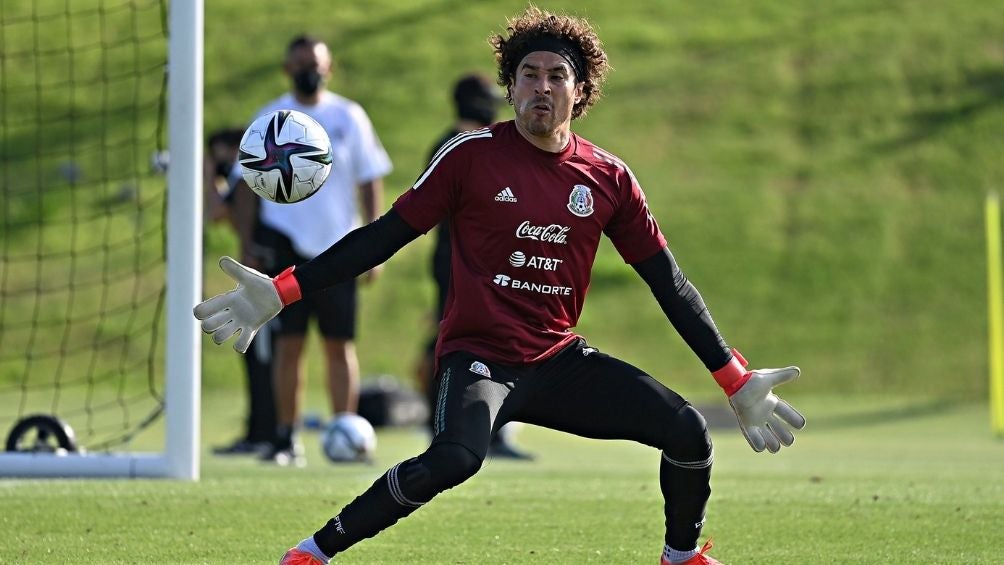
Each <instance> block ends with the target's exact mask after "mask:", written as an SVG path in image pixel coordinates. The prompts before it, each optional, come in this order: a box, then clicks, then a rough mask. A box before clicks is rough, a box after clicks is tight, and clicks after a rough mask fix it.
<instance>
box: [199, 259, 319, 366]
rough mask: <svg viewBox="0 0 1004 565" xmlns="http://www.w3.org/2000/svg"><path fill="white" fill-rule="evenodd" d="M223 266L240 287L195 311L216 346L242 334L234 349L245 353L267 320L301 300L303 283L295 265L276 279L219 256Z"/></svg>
mask: <svg viewBox="0 0 1004 565" xmlns="http://www.w3.org/2000/svg"><path fill="white" fill-rule="evenodd" d="M220 268H221V269H223V272H225V273H226V274H228V275H230V278H232V279H234V280H235V281H237V288H235V289H233V290H231V291H229V292H225V293H223V294H218V295H216V296H214V297H212V298H210V299H209V300H206V301H205V302H203V303H201V304H198V305H196V306H195V308H194V309H193V312H194V313H195V317H196V318H198V319H200V320H202V331H204V332H206V333H207V334H211V335H212V336H213V341H214V342H216V345H220V344H221V343H223V342H224V341H226V340H228V339H230V338H231V337H232V336H233V335H234V334H236V333H240V337H238V338H237V341H235V342H234V349H235V350H236V351H238V352H239V353H244V352H246V351H247V350H248V347H250V345H251V340H252V339H254V336H255V334H257V333H258V330H259V329H261V327H262V326H264V325H265V323H266V322H268V321H269V320H271V319H272V318H274V317H275V316H276V314H278V313H279V311H280V310H282V308H283V307H284V306H287V305H289V304H292V303H293V302H296V301H297V300H299V299H300V297H301V295H300V285H299V283H297V281H296V277H294V276H293V267H290V268H288V269H286V270H285V271H283V272H282V273H281V274H279V276H277V277H275V278H274V279H273V278H271V277H268V276H265V275H263V274H261V273H259V272H258V271H256V270H254V269H251V268H249V267H245V266H244V265H241V264H240V263H238V262H237V261H235V260H233V259H232V258H230V257H223V258H222V259H220Z"/></svg>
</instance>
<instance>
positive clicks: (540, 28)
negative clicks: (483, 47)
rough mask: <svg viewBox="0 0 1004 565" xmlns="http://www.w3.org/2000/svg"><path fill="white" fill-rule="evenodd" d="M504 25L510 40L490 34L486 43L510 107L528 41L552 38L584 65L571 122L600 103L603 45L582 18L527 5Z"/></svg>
mask: <svg viewBox="0 0 1004 565" xmlns="http://www.w3.org/2000/svg"><path fill="white" fill-rule="evenodd" d="M506 24H507V25H506V31H508V32H509V37H508V38H505V37H503V36H502V35H501V34H492V35H491V37H489V38H488V43H489V44H491V46H492V47H493V48H494V49H495V62H496V63H497V64H498V84H499V86H501V87H503V88H504V89H505V91H506V99H507V100H508V101H509V103H510V104H512V92H511V87H512V85H513V82H514V81H515V78H516V67H518V66H519V64H520V62H521V60H522V56H521V55H520V53H522V52H523V51H524V49H525V47H526V45H527V43H529V42H531V41H534V40H538V39H541V38H554V39H557V40H560V41H562V42H565V43H568V44H569V45H570V46H571V47H572V48H573V49H575V50H576V51H578V53H577V55H581V58H582V61H583V62H584V63H585V72H584V73H583V74H584V75H585V76H576V77H575V80H576V81H577V82H582V83H585V84H583V87H582V99H581V100H579V102H578V103H576V104H575V105H574V106H572V119H573V120H574V119H575V118H578V117H580V116H584V115H585V114H586V109H588V108H589V107H590V106H592V105H593V104H595V103H596V101H597V100H599V99H600V94H601V93H602V86H603V80H604V79H605V78H606V75H607V71H608V70H609V69H610V65H609V63H608V62H607V54H606V52H604V51H603V44H602V43H601V42H600V38H599V37H597V36H596V32H594V31H593V28H592V26H590V25H589V22H587V21H586V20H585V19H582V18H576V17H572V16H564V15H556V14H552V13H550V12H546V11H543V10H541V9H540V8H537V7H536V6H534V5H533V4H530V5H529V6H528V7H527V9H526V10H525V11H524V12H523V13H522V14H521V15H519V16H517V17H515V18H509V19H508V20H507V22H506ZM517 57H519V59H517Z"/></svg>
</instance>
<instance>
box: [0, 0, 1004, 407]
mask: <svg viewBox="0 0 1004 565" xmlns="http://www.w3.org/2000/svg"><path fill="white" fill-rule="evenodd" d="M26 4H27V2H24V1H23V0H15V1H14V2H13V3H12V4H11V6H12V8H11V9H10V10H11V13H13V12H14V11H15V10H14V8H13V6H14V5H26ZM5 5H6V2H5ZM524 6H525V4H524V3H522V2H514V1H492V2H476V3H475V2H458V1H452V0H416V1H414V2H407V3H402V2H398V1H394V0H380V1H367V2H339V3H337V4H334V5H333V4H330V3H327V2H320V1H310V2H306V1H305V2H299V3H297V4H296V6H295V7H292V6H287V7H282V8H277V7H269V8H265V7H262V8H261V9H252V8H250V7H249V6H248V4H247V3H244V2H238V1H237V0H216V1H213V2H207V3H206V17H205V21H206V35H205V47H206V57H205V77H206V79H205V87H206V88H205V104H206V107H205V116H206V123H205V126H206V130H207V131H210V130H212V129H214V128H216V127H222V126H227V125H233V124H242V123H245V122H247V121H248V120H249V119H250V118H251V117H252V113H253V112H254V111H255V109H256V108H258V107H259V106H260V105H261V104H262V103H263V102H265V101H266V100H269V99H271V98H273V97H275V96H276V95H278V94H279V93H280V92H282V91H284V90H285V89H286V83H285V80H284V77H283V76H282V75H281V73H280V67H279V62H280V59H281V55H282V52H283V49H284V47H285V44H286V43H287V42H288V40H289V38H290V37H292V36H293V35H294V34H298V33H302V32H308V33H312V34H316V35H318V36H320V37H322V38H324V39H326V40H328V41H329V42H330V44H331V46H332V48H333V51H334V53H335V57H336V62H337V76H336V78H335V80H334V83H333V84H332V85H331V86H332V88H333V89H334V90H336V91H338V92H340V93H342V94H344V95H346V96H348V97H350V98H353V99H356V100H358V101H360V102H361V103H362V104H363V105H364V106H365V107H366V109H367V110H368V112H369V114H370V116H371V118H372V120H373V121H374V123H375V125H376V128H377V130H378V132H379V134H380V136H381V138H382V140H383V142H384V144H385V146H386V147H387V150H388V152H389V153H390V155H391V157H392V159H393V161H394V164H395V170H394V172H393V174H392V175H391V176H390V177H389V178H388V179H387V183H386V184H387V194H386V202H387V204H388V205H389V203H390V202H391V201H392V200H393V199H394V198H395V197H396V195H397V194H398V193H400V192H401V191H402V190H404V189H406V188H407V187H408V186H409V185H410V182H411V181H412V180H413V178H414V177H415V176H416V175H417V174H418V173H419V172H420V171H421V169H422V166H423V164H424V163H423V160H424V158H425V155H426V154H427V150H428V148H429V145H430V144H431V143H432V142H433V141H434V140H435V139H436V138H437V137H438V136H439V135H440V134H441V132H442V131H443V130H444V129H445V128H446V127H447V125H448V124H449V123H450V121H451V118H452V117H451V115H450V105H449V97H448V91H449V87H450V84H451V83H452V81H453V80H454V79H455V78H456V77H457V76H458V75H460V74H461V73H463V72H466V71H469V70H473V69H478V70H483V71H486V72H492V71H493V61H492V56H491V52H490V49H489V47H488V45H487V43H486V41H485V39H486V38H487V36H488V35H489V33H491V32H493V31H499V30H501V29H502V28H503V26H504V21H505V17H506V16H507V15H511V14H515V13H517V12H518V11H520V10H521V9H522V8H523V7H524ZM542 7H544V8H547V9H550V10H555V11H568V12H571V13H575V14H579V15H584V16H586V17H588V18H589V19H590V20H591V21H592V22H593V24H594V26H595V27H596V28H597V29H598V31H599V33H600V35H601V37H602V38H603V40H604V42H605V44H606V47H607V49H608V53H609V56H610V60H611V62H612V65H613V67H614V71H613V72H612V73H611V75H610V78H609V81H608V84H607V85H606V96H605V99H604V100H602V101H601V102H600V103H599V105H598V106H597V107H595V108H594V109H593V110H592V111H591V112H590V113H589V115H588V116H587V117H586V118H585V119H584V120H581V123H579V122H577V123H575V124H574V128H575V129H576V131H577V132H579V133H580V134H583V135H585V136H586V137H588V138H589V139H591V140H592V141H594V142H595V143H597V144H598V145H600V146H601V147H604V148H606V149H608V150H610V151H612V152H614V153H616V154H618V155H619V156H621V157H623V158H624V159H625V160H626V161H627V162H628V163H629V164H630V165H631V167H632V168H633V170H634V172H635V173H636V175H637V177H638V178H639V180H640V181H641V183H642V185H643V186H644V187H645V189H646V192H647V195H648V198H649V202H650V205H651V207H652V209H653V211H654V213H655V214H656V217H657V218H658V219H659V221H660V224H661V226H662V229H663V231H664V232H665V233H666V235H667V237H668V238H669V240H670V245H671V248H672V249H673V251H674V253H675V254H676V255H677V258H678V259H679V261H680V263H681V265H682V266H683V268H684V269H685V271H686V272H687V274H688V275H689V276H690V278H691V279H692V280H693V281H695V283H696V284H697V285H698V287H699V288H700V289H701V291H702V293H703V294H704V296H705V298H706V300H707V302H708V303H709V305H710V307H711V309H712V312H713V313H714V316H715V319H716V321H717V322H718V324H719V326H720V328H721V329H722V331H723V332H724V334H725V336H726V337H727V339H728V340H729V342H730V343H731V344H732V345H734V346H737V347H739V348H740V349H742V350H743V351H744V353H745V354H746V356H747V357H748V358H749V359H750V360H751V361H752V363H753V364H754V365H756V366H772V365H781V364H799V365H800V366H801V367H802V369H803V372H804V377H803V380H802V381H800V382H799V383H798V384H797V385H795V386H793V387H791V393H795V394H808V393H815V392H827V393H834V392H835V393H847V392H865V391H867V392H884V391H897V392H908V393H918V394H947V395H950V396H953V397H981V396H983V395H985V389H986V384H985V381H986V377H985V374H986V361H985V358H986V354H985V351H986V343H985V342H986V340H985V325H986V323H985V318H986V312H985V306H984V304H985V293H986V289H985V283H984V261H983V240H982V233H983V228H982V223H981V222H982V202H983V197H984V194H985V193H986V192H987V191H988V190H995V189H1001V188H1004V186H1002V185H1004V183H1002V178H1004V160H1002V159H1001V154H1002V148H1004V140H1002V133H1001V132H1002V131H1004V39H1002V38H1004V19H1002V18H1000V17H999V6H997V4H996V3H994V2H988V1H977V0H968V1H961V2H954V3H946V2H928V1H922V2H908V1H897V2H885V3H882V4H881V5H876V4H875V3H872V2H864V1H861V0H844V1H837V2H828V3H825V4H820V3H817V2H808V1H797V2H757V3H748V2H739V1H727V2H717V3H714V4H713V5H705V4H694V3H685V2H668V3H666V2H662V3H658V2H650V3H645V5H642V6H628V5H627V4H624V3H609V2H581V1H579V2H570V1H559V2H549V3H547V4H544V5H542ZM93 25H97V23H96V22H93ZM8 37H9V38H13V37H15V36H14V35H9V36H8ZM9 41H11V39H8V42H9ZM56 72H58V70H57V71H56ZM78 72H79V71H78ZM18 92H19V93H20V94H18V95H19V96H23V97H25V98H26V99H27V98H28V97H30V96H31V95H32V94H33V92H34V91H32V90H27V91H18ZM5 98H8V96H6V95H5ZM20 103H21V100H11V99H10V98H8V100H7V101H6V102H5V104H7V105H8V106H7V107H8V108H15V107H17V105H18V104H20ZM25 103H26V104H27V102H25ZM76 103H77V105H78V106H79V107H81V108H83V109H86V108H87V105H88V104H95V105H96V104H98V103H99V101H98V100H97V99H81V100H78V101H76ZM108 127H109V128H111V129H114V128H124V127H127V126H126V125H125V124H111V125H109V126H108ZM5 202H7V204H6V205H8V206H11V205H13V203H12V201H11V199H10V198H9V197H8V196H5ZM67 229H69V228H67ZM7 236H9V237H18V236H17V235H16V234H8V235H7ZM5 237H6V236H5ZM428 239H429V238H421V239H420V240H419V241H417V242H415V243H413V244H412V245H411V246H410V247H408V248H407V249H405V250H404V251H402V252H401V253H400V254H399V255H397V256H396V257H394V258H393V259H392V260H391V261H390V262H389V264H388V265H387V268H386V270H385V275H384V277H383V278H382V279H381V280H379V281H378V282H377V283H376V284H375V285H374V286H372V287H370V288H366V289H365V290H364V291H363V294H362V320H361V328H360V341H359V347H360V357H361V361H362V365H363V371H364V373H367V374H373V373H391V374H395V375H399V376H402V377H408V376H410V374H411V366H412V364H413V362H414V360H415V358H416V357H417V355H418V352H419V350H420V347H421V342H422V341H423V340H424V339H425V336H426V335H427V333H428V331H429V327H430V323H431V322H430V321H429V320H428V312H429V311H430V309H431V306H432V300H433V298H432V286H431V281H430V277H429V276H428V260H429V244H430V242H429V241H427V240H428ZM206 244H207V245H206V266H207V267H206V291H207V293H215V292H218V291H220V290H222V289H224V288H227V287H229V281H227V280H226V279H225V278H224V277H223V275H222V274H221V273H220V272H219V271H218V269H216V267H215V261H216V258H217V257H218V256H219V255H221V254H225V253H233V252H234V250H235V243H234V239H233V237H232V235H231V234H230V233H229V232H228V231H227V230H226V229H225V228H224V227H222V226H214V227H211V228H210V229H209V230H208V231H207V233H206ZM594 272H595V277H594V283H593V286H592V289H591V293H590V297H589V299H588V300H587V304H586V310H585V314H584V316H583V319H582V322H581V325H580V327H579V328H578V330H579V331H580V332H581V333H582V334H583V335H585V336H586V337H587V338H589V339H590V341H591V342H592V343H593V344H594V345H596V346H598V347H600V348H601V349H604V350H607V351H611V352H613V353H615V354H617V355H619V356H621V357H623V358H625V359H627V360H630V361H632V362H634V363H635V364H637V365H639V366H640V367H642V368H645V369H647V370H648V371H650V372H652V373H653V374H655V375H657V376H659V377H660V378H663V379H665V380H666V381H667V382H669V383H671V384H672V385H673V386H674V387H675V388H677V389H678V390H681V391H682V392H684V393H686V394H695V395H698V396H700V395H715V394H717V393H716V392H715V390H714V387H713V386H712V385H710V383H709V381H708V379H707V377H706V375H705V371H704V369H703V367H702V366H701V365H700V364H699V363H698V362H697V360H696V359H695V358H694V356H693V354H692V353H690V351H689V350H688V349H687V348H686V346H685V345H684V344H683V343H682V341H681V340H679V339H678V338H677V337H676V335H675V334H674V332H673V330H672V329H671V328H670V327H669V325H668V324H667V323H666V321H665V319H664V317H663V315H662V314H661V312H660V311H659V310H658V308H657V306H656V304H655V302H654V300H652V298H651V297H650V295H649V294H648V292H647V289H646V288H645V287H644V285H643V284H642V283H641V281H640V280H639V279H637V277H636V276H635V275H634V273H633V271H632V270H631V269H630V268H629V267H627V266H626V265H624V264H623V262H622V261H621V260H620V258H619V257H618V256H617V255H616V253H615V252H613V250H612V248H611V247H610V246H609V245H606V244H605V245H604V246H603V248H602V249H601V254H600V256H599V258H598V260H597V263H596V266H595V269H594ZM204 343H205V346H204V352H205V363H204V364H205V375H204V377H205V381H206V384H207V386H210V387H227V386H238V384H239V383H240V382H241V381H242V378H243V377H242V375H241V369H240V365H239V364H238V362H237V359H236V356H235V355H234V354H233V352H232V351H231V350H230V349H229V348H228V347H225V348H218V347H216V346H213V345H212V343H211V342H210V341H209V340H205V341H204ZM314 349H315V350H316V349H317V348H316V347H315V348H314ZM312 363H313V364H314V366H315V367H316V366H317V364H319V363H320V360H319V359H318V358H315V359H314V360H313V361H312ZM313 380H314V382H315V383H317V382H319V381H320V379H319V378H314V379H313ZM789 394H790V393H789Z"/></svg>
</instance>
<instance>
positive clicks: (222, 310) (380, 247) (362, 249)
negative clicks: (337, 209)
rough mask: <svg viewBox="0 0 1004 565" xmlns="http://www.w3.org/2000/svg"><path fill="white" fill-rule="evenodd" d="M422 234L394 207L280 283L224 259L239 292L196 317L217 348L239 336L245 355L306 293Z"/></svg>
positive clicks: (203, 307) (213, 301)
mask: <svg viewBox="0 0 1004 565" xmlns="http://www.w3.org/2000/svg"><path fill="white" fill-rule="evenodd" d="M418 236H419V232H418V231H417V230H415V229H414V228H412V227H411V226H409V225H408V224H407V223H406V222H405V221H404V220H403V219H402V218H401V216H400V215H398V213H397V212H396V211H394V210H393V209H391V210H390V211H388V212H387V213H386V214H384V215H383V216H381V217H380V218H379V219H377V220H376V221H375V222H372V223H370V224H367V225H365V226H363V227H361V228H358V229H356V230H353V231H352V232H350V233H349V234H348V235H346V236H345V237H343V238H342V239H340V240H338V242H336V243H335V244H334V245H332V246H331V247H329V248H328V249H327V250H325V251H324V252H323V253H321V254H320V255H318V256H317V257H315V258H314V259H311V260H310V261H308V262H306V263H304V264H302V265H299V266H295V267H294V266H290V267H289V268H288V269H286V270H285V271H283V272H282V273H280V274H279V275H278V276H276V277H275V278H274V279H273V278H270V277H267V276H265V275H263V274H261V273H259V272H258V271H256V270H254V269H251V268H248V267H246V266H244V265H242V264H240V263H238V262H237V261H234V260H233V259H231V258H230V257H224V258H222V259H220V267H221V268H222V269H223V271H224V272H225V273H227V274H228V275H229V276H230V277H231V278H233V279H234V280H235V281H236V282H237V288H235V289H233V290H231V291H229V292H225V293H223V294H219V295H217V296H214V297H212V298H210V299H209V300H206V301H205V302H202V303H201V304H198V305H197V306H196V307H195V309H194V313H195V317H196V318H198V319H199V320H202V331H204V332H206V333H208V334H212V336H213V341H215V342H216V344H217V345H219V344H221V343H223V342H224V341H226V340H227V339H229V338H230V337H232V336H233V335H234V334H238V333H239V334H240V337H239V338H238V339H237V341H235V342H234V349H236V350H237V351H239V352H241V353H244V352H245V351H247V349H248V347H249V346H250V345H251V339H252V338H254V336H255V334H256V333H258V330H259V329H260V328H261V327H262V326H263V325H264V324H265V323H266V322H268V321H269V320H271V319H272V318H273V317H275V315H276V314H278V313H279V311H280V310H282V309H283V307H285V306H287V305H289V304H292V303H293V302H296V301H297V300H299V299H300V298H302V297H303V295H304V294H310V293H313V292H316V291H319V290H323V289H325V288H328V287H329V286H332V285H334V284H337V283H339V282H342V281H345V280H348V279H351V278H354V277H357V276H359V275H360V274H362V273H364V272H366V271H368V270H369V269H372V268H373V267H375V266H376V265H379V264H381V263H383V262H384V261H386V260H387V259H390V257H391V256H392V255H394V253H396V252H397V251H398V250H399V249H401V248H402V247H404V246H405V245H407V244H408V243H409V242H411V241H412V240H414V239H415V238H417V237H418Z"/></svg>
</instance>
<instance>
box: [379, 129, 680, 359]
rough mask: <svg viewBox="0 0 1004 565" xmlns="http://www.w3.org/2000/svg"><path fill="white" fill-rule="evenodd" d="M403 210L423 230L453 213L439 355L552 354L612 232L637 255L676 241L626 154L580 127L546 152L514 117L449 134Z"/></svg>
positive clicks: (400, 204) (404, 199) (571, 323)
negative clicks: (580, 132)
mask: <svg viewBox="0 0 1004 565" xmlns="http://www.w3.org/2000/svg"><path fill="white" fill-rule="evenodd" d="M394 209H395V210H397V212H398V214H400V215H401V217H402V218H403V219H404V220H405V221H406V222H407V223H408V224H409V225H411V226H412V227H413V228H415V229H416V230H418V231H420V232H423V233H424V232H427V231H429V230H430V229H432V228H433V227H435V226H436V224H438V223H439V222H440V221H441V220H443V219H444V218H446V219H448V221H449V222H450V233H451V245H452V251H453V253H452V264H451V269H452V270H451V274H452V278H451V284H450V291H449V294H448V296H447V300H446V309H445V313H444V317H443V321H442V322H441V325H440V332H439V343H438V344H437V353H438V355H444V354H446V353H450V352H452V351H461V350H462V351H469V352H472V353H475V354H477V355H480V356H483V357H484V358H485V359H487V360H490V361H495V362H499V363H510V364H518V363H530V362H537V361H541V360H543V359H546V358H548V357H549V356H551V355H553V354H554V353H556V352H557V351H558V350H560V349H561V348H562V347H564V346H565V345H567V344H568V343H570V342H571V341H572V340H574V339H575V338H576V335H575V334H574V333H573V332H572V328H573V327H575V325H576V323H577V321H578V319H579V314H580V313H581V312H582V305H583V302H584V301H585V297H586V291H587V290H588V289H589V277H590V271H591V270H592V265H593V260H594V258H595V256H596V250H597V247H598V246H599V241H600V235H601V234H603V233H605V234H606V235H607V237H609V238H610V240H611V242H612V243H613V244H614V246H615V248H616V249H617V251H618V252H619V253H620V255H621V256H622V257H623V258H624V260H625V261H626V262H627V263H636V262H638V261H642V260H644V259H648V258H649V257H651V256H653V255H654V254H655V253H656V252H658V251H659V250H660V249H662V248H663V247H664V246H665V245H666V240H665V238H664V237H663V235H662V233H661V232H660V231H659V226H658V225H657V224H656V221H655V219H654V218H653V217H652V215H651V214H650V213H649V210H648V205H647V204H646V202H645V194H644V193H643V192H642V189H641V186H639V185H638V182H637V181H636V180H635V178H634V175H633V174H631V171H630V170H629V169H628V167H627V166H626V165H625V164H624V163H623V162H622V161H621V160H620V159H618V158H617V157H615V156H613V155H611V154H610V153H608V152H606V151H604V150H602V149H600V148H598V147H596V146H595V145H593V144H592V143H590V142H589V141H587V140H585V139H583V138H581V137H579V136H577V135H574V134H572V136H571V141H570V142H569V144H568V146H567V147H566V148H565V149H564V150H563V151H561V152H560V153H549V152H546V151H543V150H541V149H538V148H537V147H535V146H534V145H532V144H531V143H530V142H529V141H527V140H526V139H524V138H523V137H522V136H521V135H520V134H519V132H518V131H517V130H516V125H515V123H514V122H512V121H509V122H502V123H499V124H495V125H494V126H491V127H488V128H483V129H479V130H474V131H471V132H466V133H462V134H460V135H458V136H456V137H454V138H453V139H452V140H450V141H449V142H448V143H446V144H445V145H443V147H442V148H441V149H440V150H439V152H438V153H437V154H436V155H435V156H434V157H433V159H432V161H431V162H430V163H429V166H428V167H427V168H426V169H425V171H424V172H423V173H422V175H421V176H420V177H419V178H418V180H416V181H415V183H414V185H413V186H412V188H411V190H408V191H407V192H406V193H405V194H403V195H401V197H400V198H398V199H397V201H396V202H395V203H394Z"/></svg>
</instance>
